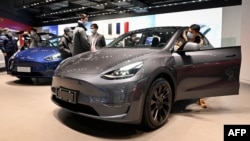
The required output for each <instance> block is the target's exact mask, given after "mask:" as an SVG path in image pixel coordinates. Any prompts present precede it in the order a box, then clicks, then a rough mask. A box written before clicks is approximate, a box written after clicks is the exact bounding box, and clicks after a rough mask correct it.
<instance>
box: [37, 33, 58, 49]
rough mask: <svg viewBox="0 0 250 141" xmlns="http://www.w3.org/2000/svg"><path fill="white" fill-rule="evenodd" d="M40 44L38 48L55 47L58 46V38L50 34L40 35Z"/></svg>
mask: <svg viewBox="0 0 250 141" xmlns="http://www.w3.org/2000/svg"><path fill="white" fill-rule="evenodd" d="M40 39H41V40H40V43H39V46H40V47H57V46H58V42H59V37H57V36H56V35H53V36H52V34H43V35H40Z"/></svg>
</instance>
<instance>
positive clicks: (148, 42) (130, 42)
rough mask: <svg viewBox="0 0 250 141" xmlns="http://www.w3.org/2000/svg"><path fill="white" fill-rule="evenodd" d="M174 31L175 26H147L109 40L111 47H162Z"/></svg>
mask: <svg viewBox="0 0 250 141" xmlns="http://www.w3.org/2000/svg"><path fill="white" fill-rule="evenodd" d="M175 32H176V28H173V27H165V28H149V29H144V30H137V31H132V32H129V33H125V34H123V35H121V36H119V37H118V38H117V39H115V40H114V41H113V42H111V43H110V44H109V45H108V46H107V47H112V48H163V47H165V46H166V43H167V42H168V41H169V39H170V38H171V37H172V35H173V34H174V33H175Z"/></svg>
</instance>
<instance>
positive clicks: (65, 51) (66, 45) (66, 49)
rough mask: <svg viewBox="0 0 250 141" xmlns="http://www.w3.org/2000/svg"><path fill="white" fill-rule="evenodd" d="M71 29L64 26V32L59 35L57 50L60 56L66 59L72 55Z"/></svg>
mask: <svg viewBox="0 0 250 141" xmlns="http://www.w3.org/2000/svg"><path fill="white" fill-rule="evenodd" d="M71 33H72V31H71V29H70V28H69V27H66V28H64V34H63V36H62V37H61V40H60V42H59V52H60V53H61V57H62V58H63V59H66V58H68V57H71V56H72V53H71V50H72V38H71Z"/></svg>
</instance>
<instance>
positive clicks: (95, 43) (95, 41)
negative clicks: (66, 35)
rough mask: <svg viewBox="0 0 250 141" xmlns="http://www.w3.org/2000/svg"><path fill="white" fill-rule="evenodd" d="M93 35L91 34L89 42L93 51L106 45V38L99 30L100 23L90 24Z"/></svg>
mask: <svg viewBox="0 0 250 141" xmlns="http://www.w3.org/2000/svg"><path fill="white" fill-rule="evenodd" d="M90 29H91V33H92V35H91V36H89V43H90V45H91V51H96V50H99V49H101V48H102V47H104V46H106V42H105V38H104V36H103V35H102V34H99V33H98V32H97V30H98V25H97V24H95V23H94V24H91V26H90Z"/></svg>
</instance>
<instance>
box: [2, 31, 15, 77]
mask: <svg viewBox="0 0 250 141" xmlns="http://www.w3.org/2000/svg"><path fill="white" fill-rule="evenodd" d="M0 48H1V51H2V52H3V55H4V60H5V68H6V71H7V73H8V72H9V66H8V61H9V59H10V57H11V56H12V55H13V54H14V53H15V52H17V50H18V46H17V40H16V39H15V37H14V36H13V34H12V32H11V31H10V30H9V28H4V30H3V34H2V35H1V37H0Z"/></svg>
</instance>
